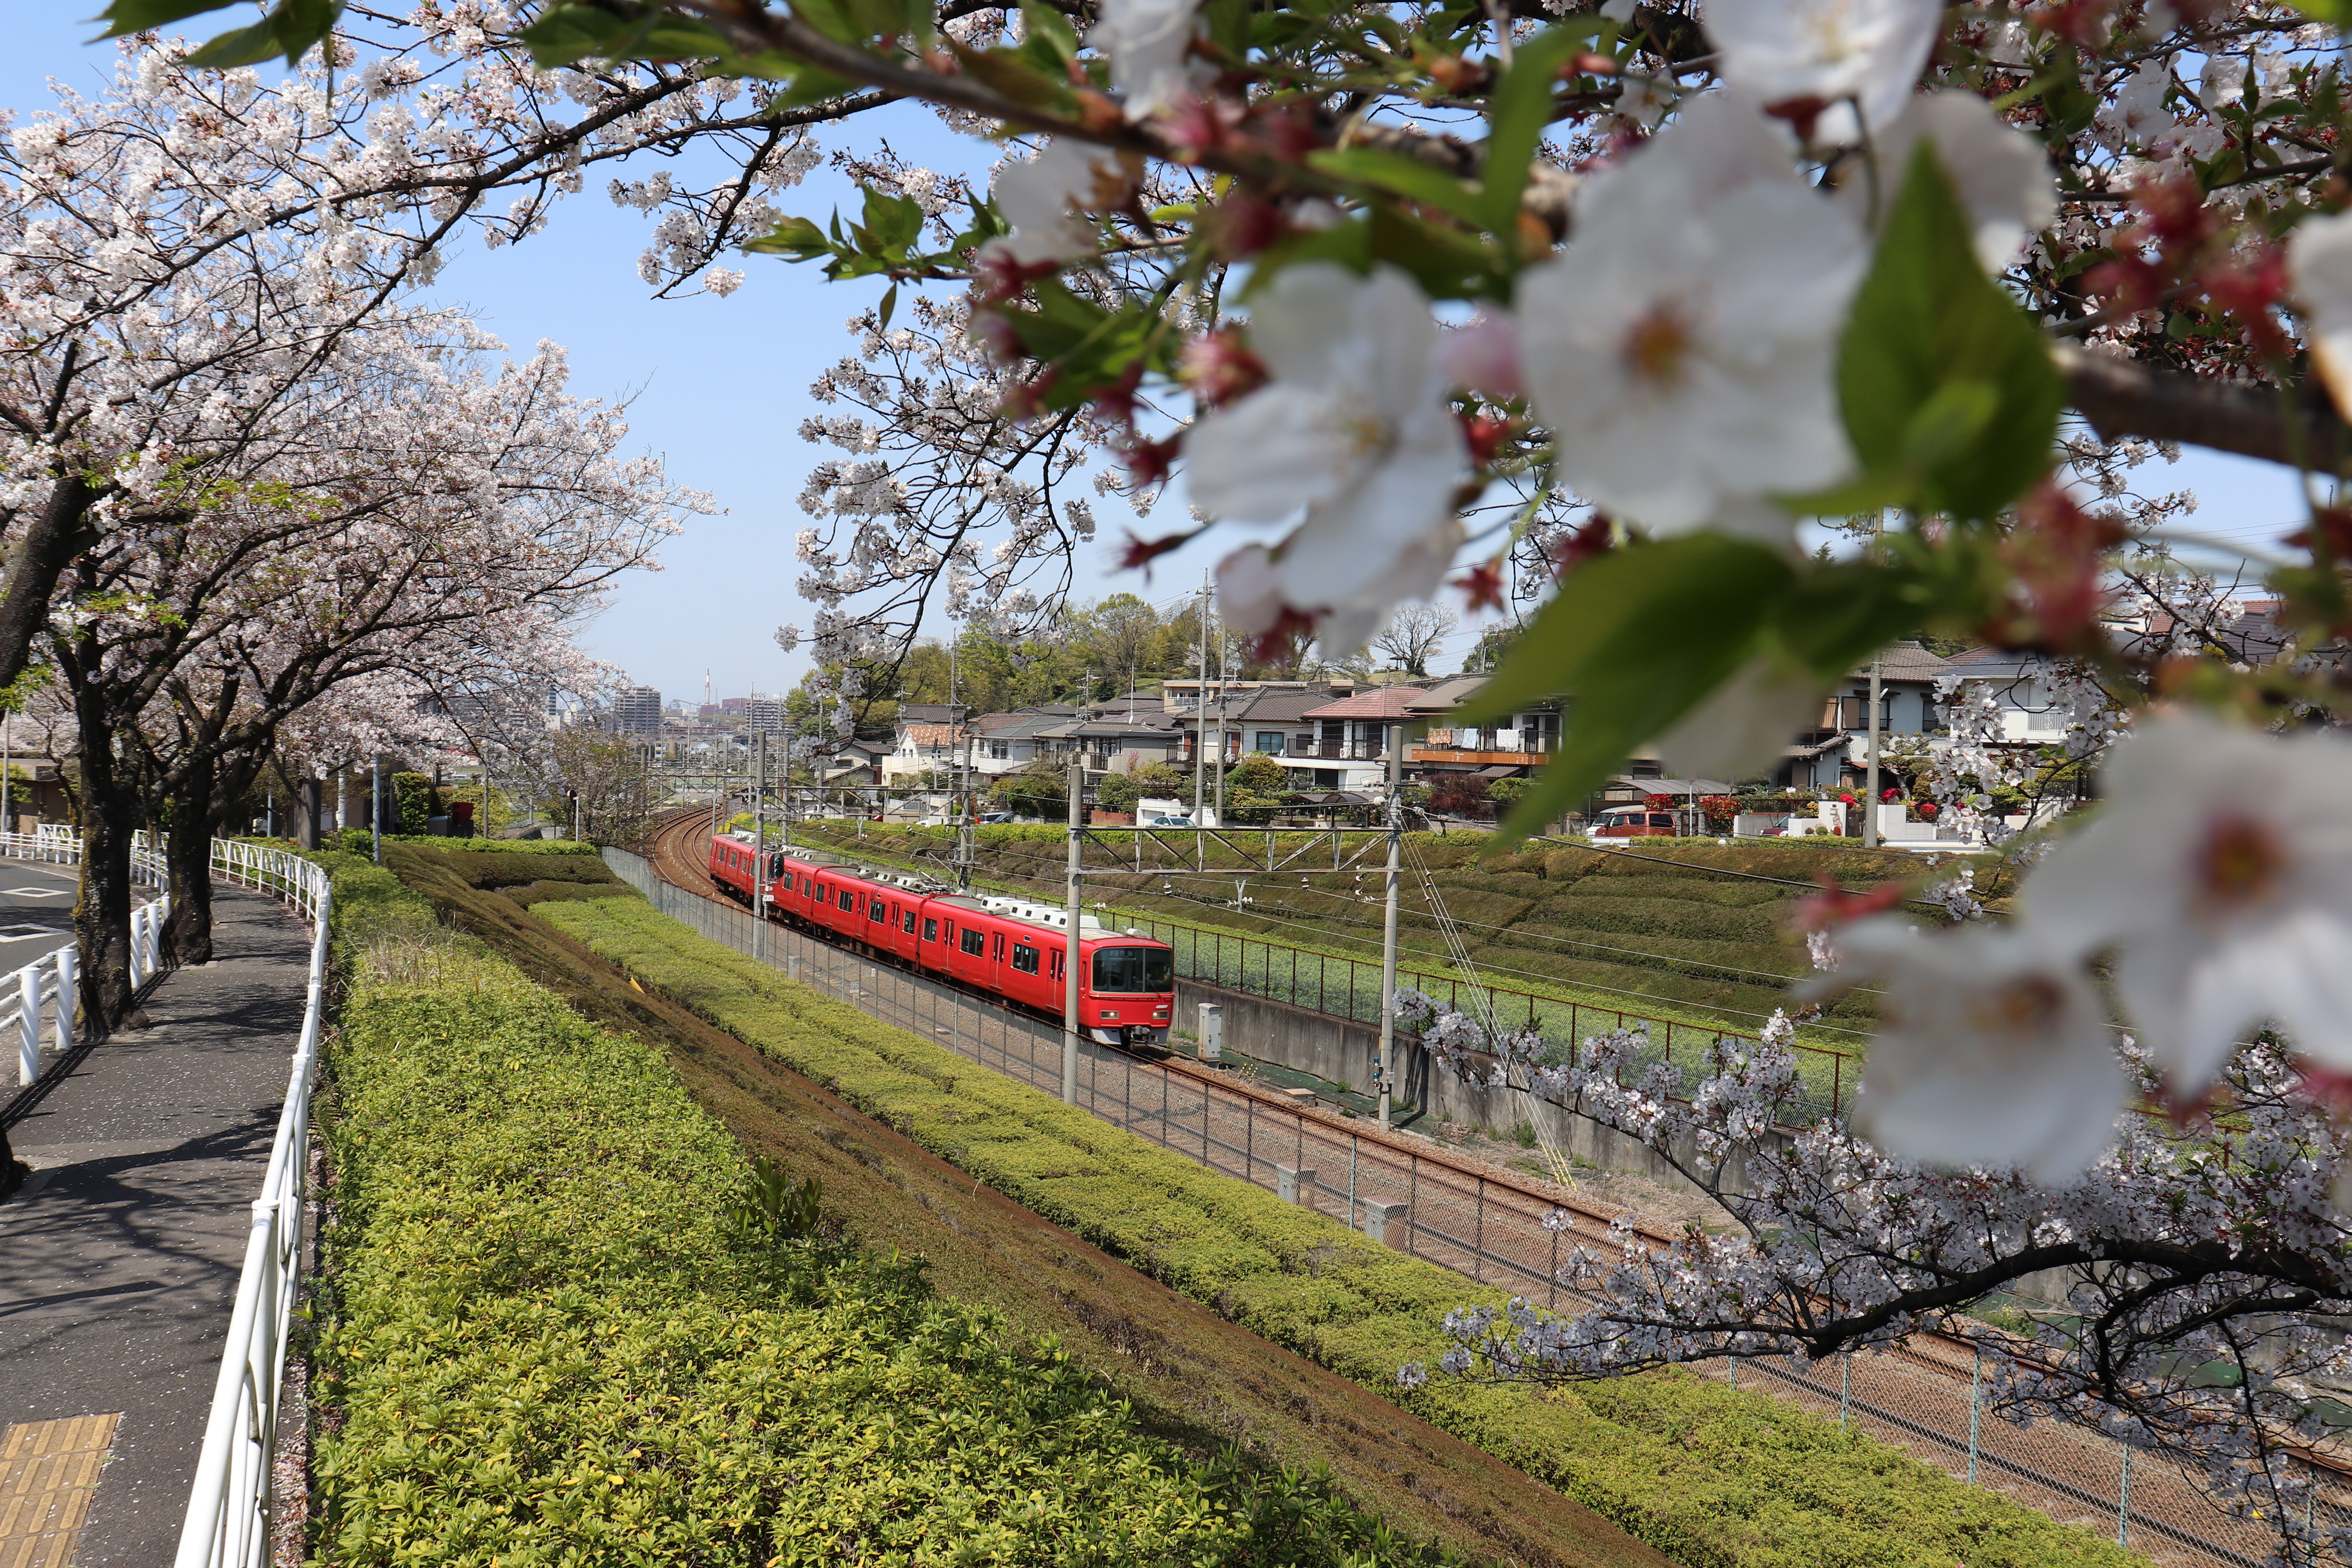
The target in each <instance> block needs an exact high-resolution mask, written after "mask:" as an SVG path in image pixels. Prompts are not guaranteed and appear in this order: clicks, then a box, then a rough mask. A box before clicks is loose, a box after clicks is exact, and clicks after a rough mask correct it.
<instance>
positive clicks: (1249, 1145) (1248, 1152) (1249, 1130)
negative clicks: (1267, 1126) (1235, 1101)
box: [1242, 1095, 1257, 1182]
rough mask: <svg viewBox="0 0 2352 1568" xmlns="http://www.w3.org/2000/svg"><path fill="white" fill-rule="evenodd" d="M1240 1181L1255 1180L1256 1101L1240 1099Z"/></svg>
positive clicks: (1249, 1098)
mask: <svg viewBox="0 0 2352 1568" xmlns="http://www.w3.org/2000/svg"><path fill="white" fill-rule="evenodd" d="M1242 1180H1243V1181H1244V1182H1255V1181H1256V1180H1257V1100H1256V1099H1255V1097H1253V1096H1250V1095H1244V1096H1243V1097H1242Z"/></svg>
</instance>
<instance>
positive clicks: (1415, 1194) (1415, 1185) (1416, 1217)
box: [1404, 1149, 1421, 1252]
mask: <svg viewBox="0 0 2352 1568" xmlns="http://www.w3.org/2000/svg"><path fill="white" fill-rule="evenodd" d="M1405 1158H1406V1159H1408V1160H1410V1161H1411V1162H1412V1166H1411V1170H1412V1174H1411V1176H1410V1178H1409V1180H1410V1182H1411V1185H1410V1186H1409V1187H1408V1188H1407V1191H1408V1192H1409V1193H1410V1194H1411V1196H1409V1197H1407V1198H1406V1199H1405V1203H1406V1205H1408V1206H1407V1209H1406V1213H1407V1214H1408V1215H1410V1216H1411V1217H1410V1218H1408V1219H1407V1220H1406V1221H1405V1226H1404V1249H1405V1250H1406V1251H1407V1252H1411V1251H1412V1250H1413V1246H1412V1227H1413V1226H1415V1225H1416V1224H1418V1223H1419V1222H1420V1218H1421V1151H1420V1150H1418V1149H1411V1150H1407V1151H1406V1152H1405Z"/></svg>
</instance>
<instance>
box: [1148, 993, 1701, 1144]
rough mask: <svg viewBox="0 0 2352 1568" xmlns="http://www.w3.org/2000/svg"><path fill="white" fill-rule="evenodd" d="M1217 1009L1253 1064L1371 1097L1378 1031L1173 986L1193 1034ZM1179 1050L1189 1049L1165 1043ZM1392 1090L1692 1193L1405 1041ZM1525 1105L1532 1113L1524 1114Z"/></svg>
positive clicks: (1444, 1112) (1613, 1138) (1597, 1129)
mask: <svg viewBox="0 0 2352 1568" xmlns="http://www.w3.org/2000/svg"><path fill="white" fill-rule="evenodd" d="M1203 1002H1214V1003H1216V1004H1218V1005H1220V1006H1222V1007H1223V1009H1224V1027H1225V1044H1224V1048H1225V1049H1226V1050H1227V1051H1228V1052H1233V1053H1236V1054H1239V1055H1241V1056H1245V1057H1255V1058H1257V1059H1258V1060H1259V1061H1265V1062H1272V1063H1274V1064H1275V1065H1276V1066H1277V1067H1285V1068H1290V1069H1291V1070H1293V1071H1294V1072H1304V1073H1312V1074H1314V1075H1315V1076H1316V1077H1317V1078H1319V1079H1326V1080H1328V1081H1329V1082H1332V1083H1336V1084H1341V1085H1344V1086H1345V1087H1347V1088H1349V1089H1353V1090H1354V1091H1356V1092H1357V1093H1359V1094H1370V1093H1372V1092H1373V1083H1372V1061H1373V1058H1374V1056H1375V1055H1376V1054H1377V1052H1378V1050H1379V1047H1380V1031H1379V1030H1378V1029H1376V1028H1374V1027H1373V1026H1370V1025H1369V1024H1356V1023H1350V1022H1349V1021H1347V1020H1346V1019H1342V1018H1337V1017H1334V1016H1331V1015H1329V1014H1328V1013H1318V1012H1314V1011H1312V1010H1311V1009H1308V1008H1305V1007H1295V1006H1293V1005H1290V1004H1289V1003H1287V1002H1276V1001H1274V1000H1272V999H1270V998H1268V997H1265V996H1253V995H1250V994H1247V993H1245V992H1241V991H1228V990H1226V989H1225V988H1224V987H1223V986H1222V985H1211V984H1204V983H1203V982H1201V981H1198V980H1179V981H1177V982H1176V1017H1175V1026H1176V1027H1177V1028H1179V1029H1182V1030H1184V1031H1185V1032H1186V1033H1188V1034H1197V1033H1198V1032H1199V1024H1200V1016H1201V1015H1200V1011H1199V1009H1200V1005H1201V1004H1202V1003H1203ZM1172 1043H1173V1044H1174V1045H1176V1046H1177V1047H1178V1048H1180V1049H1181V1048H1185V1047H1187V1045H1188V1044H1189V1042H1186V1041H1181V1040H1179V1041H1174V1042H1172ZM1397 1058H1398V1059H1397V1063H1396V1075H1395V1077H1396V1086H1395V1089H1394V1091H1393V1092H1394V1094H1395V1096H1396V1098H1397V1099H1398V1100H1402V1101H1411V1102H1412V1103H1413V1104H1416V1105H1421V1106H1425V1107H1426V1108H1427V1109H1428V1112H1429V1114H1430V1115H1431V1116H1433V1117H1434V1118H1435V1119H1437V1120H1439V1121H1451V1122H1454V1123H1455V1124H1457V1125H1466V1126H1475V1127H1486V1128H1490V1129H1492V1130H1494V1131H1496V1132H1502V1133H1507V1132H1508V1131H1510V1130H1511V1129H1512V1128H1513V1127H1516V1126H1517V1125H1518V1123H1520V1122H1521V1121H1528V1120H1532V1121H1534V1122H1535V1124H1536V1129H1537V1131H1538V1133H1539V1134H1540V1135H1542V1136H1543V1137H1545V1138H1547V1139H1549V1141H1550V1142H1552V1144H1553V1145H1554V1146H1556V1147H1558V1148H1559V1149H1562V1150H1564V1151H1566V1152H1568V1153H1569V1154H1570V1155H1571V1156H1573V1157H1574V1158H1576V1159H1579V1160H1581V1161H1583V1162H1584V1163H1587V1164H1590V1165H1596V1166H1599V1167H1600V1168H1601V1169H1602V1170H1608V1171H1633V1172H1636V1173H1640V1174H1642V1175H1644V1176H1648V1177H1651V1178H1652V1179H1654V1180H1656V1181H1659V1182H1663V1183H1664V1184H1667V1185H1669V1186H1673V1187H1676V1188H1680V1189H1682V1190H1685V1191H1692V1190H1695V1188H1694V1187H1693V1185H1692V1184H1691V1183H1689V1182H1687V1181H1685V1179H1684V1178H1683V1177H1682V1175H1681V1174H1680V1173H1678V1172H1676V1171H1675V1169H1674V1167H1673V1166H1671V1165H1669V1164H1668V1163H1666V1162H1665V1160H1664V1159H1663V1158H1662V1157H1661V1156H1660V1155H1658V1154H1657V1153H1656V1152H1654V1151H1653V1150H1651V1149H1650V1148H1648V1147H1647V1146H1646V1145H1644V1144H1643V1142H1641V1141H1640V1140H1639V1139H1636V1138H1631V1137H1628V1136H1627V1135H1626V1134H1624V1133H1622V1132H1619V1131H1614V1130H1613V1129H1611V1128H1607V1127H1603V1126H1601V1125H1600V1124H1599V1123H1598V1122H1595V1121H1591V1119H1590V1118H1588V1117H1582V1116H1577V1115H1574V1114H1571V1113H1570V1111H1568V1110H1565V1109H1563V1108H1562V1107H1560V1106H1559V1105H1557V1104H1554V1103H1553V1102H1551V1101H1549V1100H1532V1101H1530V1100H1522V1099H1521V1098H1520V1097H1519V1096H1518V1095H1517V1094H1514V1093H1512V1092H1511V1091H1510V1090H1508V1089H1473V1088H1471V1087H1470V1086H1469V1085H1467V1084H1465V1083H1464V1082H1463V1081H1462V1080H1461V1079H1458V1078H1456V1077H1454V1075H1453V1074H1451V1073H1447V1072H1443V1071H1438V1070H1436V1069H1435V1068H1434V1067H1433V1064H1432V1063H1431V1061H1430V1059H1429V1057H1428V1055H1427V1053H1425V1052H1424V1051H1423V1050H1422V1048H1421V1047H1420V1046H1419V1045H1418V1044H1416V1043H1415V1042H1413V1041H1412V1040H1411V1039H1407V1038H1402V1037H1401V1038H1400V1039H1399V1040H1398V1042H1397ZM1531 1103H1532V1105H1533V1109H1534V1115H1533V1117H1532V1118H1530V1117H1529V1115H1528V1108H1529V1105H1530V1104H1531ZM1675 1153H1676V1155H1677V1157H1678V1158H1681V1159H1683V1160H1685V1162H1686V1163H1695V1162H1696V1156H1697V1151H1696V1148H1695V1147H1684V1148H1680V1149H1677V1150H1676V1151H1675ZM1730 1175H1731V1178H1732V1180H1731V1182H1730V1186H1731V1187H1732V1188H1733V1190H1735V1191H1736V1190H1738V1188H1740V1187H1741V1186H1743V1185H1744V1184H1745V1173H1744V1171H1743V1170H1742V1169H1740V1168H1739V1167H1738V1166H1737V1165H1735V1166H1734V1167H1733V1169H1732V1171H1731V1172H1730Z"/></svg>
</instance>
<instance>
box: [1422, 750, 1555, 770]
mask: <svg viewBox="0 0 2352 1568" xmlns="http://www.w3.org/2000/svg"><path fill="white" fill-rule="evenodd" d="M1550 756H1551V753H1550V752H1474V751H1469V750H1467V749H1465V748H1464V747H1461V746H1414V747H1412V748H1411V749H1410V750H1408V751H1407V752H1405V761H1406V762H1408V763H1416V764H1419V763H1447V764H1450V765H1452V766H1455V767H1473V768H1495V767H1511V768H1533V767H1541V766H1542V765H1543V764H1544V763H1545V762H1547V761H1548V760H1549V758H1550Z"/></svg>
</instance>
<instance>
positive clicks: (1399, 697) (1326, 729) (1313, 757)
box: [1291, 685, 1430, 792]
mask: <svg viewBox="0 0 2352 1568" xmlns="http://www.w3.org/2000/svg"><path fill="white" fill-rule="evenodd" d="M1429 696H1430V692H1429V690H1428V689H1426V688H1423V687H1419V686H1404V685H1395V686H1379V687H1375V688H1373V689H1371V690H1370V691H1362V692H1358V693H1356V694H1355V695H1353V696H1349V697H1343V698H1341V699H1339V700H1338V701H1336V702H1324V703H1319V704H1318V705H1317V706H1315V707H1313V708H1310V709H1308V710H1307V711H1306V712H1305V713H1303V714H1301V715H1300V717H1301V718H1302V719H1303V720H1305V721H1306V722H1307V724H1309V725H1311V726H1313V730H1314V735H1313V741H1312V749H1311V750H1307V752H1305V755H1304V756H1303V757H1302V758H1301V760H1300V765H1298V766H1297V767H1294V768H1293V769H1292V771H1291V778H1292V780H1293V781H1294V783H1295V784H1296V787H1297V788H1299V789H1302V790H1324V791H1328V790H1339V791H1343V792H1345V791H1367V790H1381V789H1385V788H1386V787H1387V784H1388V756H1389V742H1390V738H1391V735H1392V734H1402V732H1404V731H1405V730H1406V729H1407V728H1408V727H1409V726H1411V725H1412V723H1414V722H1415V721H1416V720H1415V717H1414V715H1413V713H1412V705H1413V704H1414V703H1416V702H1423V701H1425V700H1427V699H1428V697H1429Z"/></svg>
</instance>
